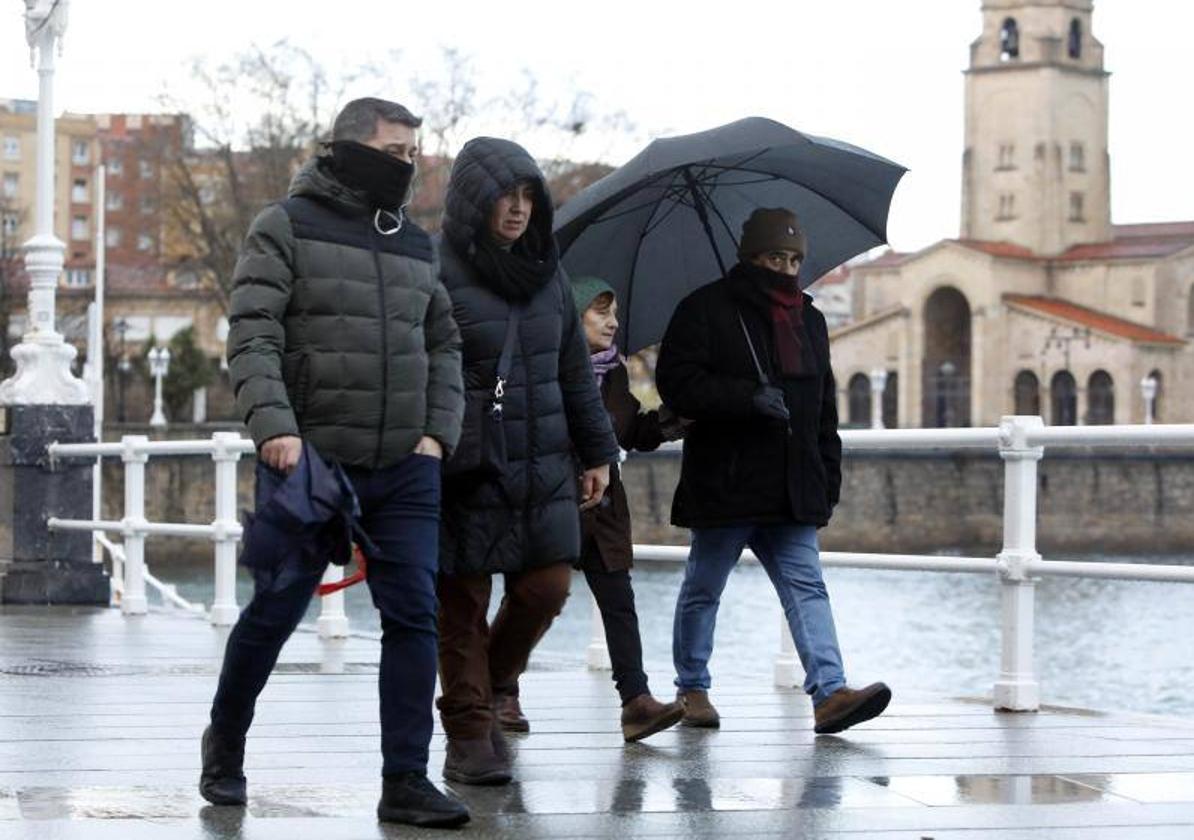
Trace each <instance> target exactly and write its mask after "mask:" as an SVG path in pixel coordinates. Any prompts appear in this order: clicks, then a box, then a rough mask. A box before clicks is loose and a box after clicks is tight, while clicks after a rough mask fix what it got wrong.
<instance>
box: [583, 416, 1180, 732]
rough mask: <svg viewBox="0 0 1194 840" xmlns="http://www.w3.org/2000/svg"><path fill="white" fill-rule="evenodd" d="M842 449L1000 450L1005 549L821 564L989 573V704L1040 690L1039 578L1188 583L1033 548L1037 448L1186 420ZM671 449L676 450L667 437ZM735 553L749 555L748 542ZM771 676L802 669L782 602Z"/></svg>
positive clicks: (1028, 701)
mask: <svg viewBox="0 0 1194 840" xmlns="http://www.w3.org/2000/svg"><path fill="white" fill-rule="evenodd" d="M841 437H842V446H843V449H844V450H845V451H846V452H847V453H849V452H864V451H874V450H884V449H902V450H909V449H911V450H948V451H957V450H965V449H986V450H993V449H994V450H998V452H999V455H1000V457H1001V458H1002V459H1003V462H1004V490H1003V549H1002V550H1001V551H1000V552H999V554H997V555H996V556H995V557H940V556H933V555H917V554H860V553H851V552H834V551H827V552H824V553H822V555H821V562H822V565H824V566H826V567H844V568H855V569H889V570H904V571H929V572H968V573H980V574H993V575H996V576H997V577H998V579H999V584H1000V595H1001V612H1002V620H1001V634H1002V649H1001V652H1000V672H999V676H998V678H997V680H996V682H995V686H994V704H995V707H996V708H999V709H1006V710H1011V711H1034V710H1036V709H1038V708H1039V707H1040V689H1039V685H1038V683H1037V678H1036V672H1035V667H1034V663H1033V636H1034V626H1033V621H1034V607H1035V602H1034V596H1035V589H1034V587H1035V584H1036V580H1037V578H1039V577H1043V576H1052V577H1088V578H1114V579H1119V580H1135V581H1164V582H1172V583H1194V567H1191V566H1178V565H1167V564H1150V563H1099V562H1082V561H1063V560H1045V559H1043V558H1042V557H1041V555H1040V554H1038V553H1037V550H1036V520H1037V462H1038V461H1040V459H1041V457H1042V456H1043V455H1044V451H1045V447H1046V446H1050V447H1063V446H1128V447H1131V446H1194V424H1181V425H1177V424H1174V425H1159V424H1152V425H1142V426H1045V425H1044V423H1043V422H1042V420H1041V418H1040V417H1022V416H1015V417H1004V418H1003V420H1002V422H1000V424H999V426H998V427H995V428H974V429H892V430H870V429H868V430H847V431H843V432H842V433H841ZM668 448H669V449H678V447H675V446H672V447H668ZM634 556H635V558H636V559H640V560H665V561H680V562H683V561H686V560H687V559H688V546H672V545H636V546H634ZM743 556H744V557H746V558H750V559H757V558H754V555H753V554H752V553H751V552H749V551H746V552H744V553H743ZM780 626H781V631H780V650H779V652H778V654H777V655H776V659H775V668H774V673H775V682H776V684H777V685H781V686H797V685H799V684H800V682H801V677H802V671H801V668H800V663H799V661H798V660H797V658H796V655H795V648H794V646H793V644H792V638H791V635H790V633H789V632H788V628H787V624H786V622H785V621H784V617H783V614H782V611H781V613H780ZM600 633H601V626H600V622H596V621H595V622H594V636H593V639H592V642H591V643H590V645H589V648H588V657H587V658H588V661H589V663H590V667H609V666H608V661H609V660H608V653H607V652H606V651H605V642H604V639H603V638H601V637H600Z"/></svg>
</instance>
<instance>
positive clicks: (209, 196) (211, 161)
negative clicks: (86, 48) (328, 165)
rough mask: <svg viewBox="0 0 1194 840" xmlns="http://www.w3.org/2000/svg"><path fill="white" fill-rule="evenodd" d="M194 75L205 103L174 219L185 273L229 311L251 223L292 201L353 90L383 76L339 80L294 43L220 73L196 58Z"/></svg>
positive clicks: (347, 75) (184, 161)
mask: <svg viewBox="0 0 1194 840" xmlns="http://www.w3.org/2000/svg"><path fill="white" fill-rule="evenodd" d="M192 70H193V75H194V78H195V79H196V80H197V82H198V83H199V84H200V86H201V90H202V101H201V102H200V103H198V106H197V107H192V109H191V113H192V120H193V127H194V132H195V138H194V144H193V146H192V147H191V148H189V149H187V150H186V152H185V153H184V154H183V155H181V156H180V157H179V158H178V159H177V160H175V161H173V165H172V166H171V167H170V169H171V171H170V192H171V195H170V197H169V199H168V200H167V202H166V211H167V214H168V222H169V223H170V224H171V225H172V227H173V229H174V230H175V231H176V233H177V236H178V238H179V240H180V243H181V248H180V251H181V253H180V255H179V256H180V257H181V260H180V262H181V263H182V267H183V268H184V269H189V270H191V271H193V272H195V273H196V274H198V275H199V276H200V277H201V278H202V279H203V280H205V281H206V282H207V283H208V284H209V285H210V288H211V289H212V291H213V292H214V293H215V294H216V296H217V298H218V299H219V301H220V302H221V304H222V305H223V306H224V308H225V311H227V308H228V303H229V294H230V292H231V281H232V271H233V268H234V267H235V265H236V258H237V253H238V252H239V250H240V246H241V242H242V240H243V238H244V235H245V232H246V231H247V230H248V228H249V224H250V222H251V221H252V220H253V217H254V216H255V215H256V214H257V213H258V212H259V211H260V210H261V209H262V208H263V207H264V206H265V205H266V204H268V203H269V202H270V201H276V200H277V199H278V197H279V196H284V195H285V194H286V191H287V188H288V186H289V184H290V179H291V177H292V176H293V174H294V172H295V170H296V168H297V167H298V165H299V164H300V163H301V162H302V161H303V160H304V159H305V158H307V157H309V156H310V155H311V154H313V153H314V152H315V151H316V150H317V149H318V147H319V144H320V143H321V142H323V141H325V140H326V139H328V135H329V134H330V129H331V124H332V121H333V120H334V119H335V115H336V111H337V110H338V108H339V107H340V105H341V104H342V100H343V97H344V93H345V91H346V89H347V88H348V87H349V86H350V85H352V84H354V83H355V82H356V81H358V80H359V79H360V78H361V77H363V76H367V75H375V74H376V72H377V71H376V69H375V68H374V67H372V66H370V65H361V66H359V67H354V68H349V69H347V70H345V71H340V72H336V73H334V74H333V73H330V72H329V71H328V70H327V68H325V67H324V66H323V65H322V64H321V63H320V62H319V61H318V60H317V59H316V58H315V57H314V56H313V55H312V54H311V53H310V52H308V51H307V50H305V49H303V48H301V47H296V46H294V45H292V44H290V43H288V42H286V41H279V42H277V43H275V44H273V45H271V46H269V47H259V46H254V47H252V48H250V49H249V50H248V51H246V52H244V53H242V54H240V55H238V56H236V57H235V58H234V59H233V60H231V61H228V62H225V63H221V64H218V65H216V66H214V67H213V66H210V65H209V64H208V63H207V62H206V61H205V60H203V59H196V60H195V61H194V62H193V65H192ZM170 104H171V106H172V107H176V108H178V109H179V110H182V108H181V107H180V106H181V104H182V103H176V102H171V103H170Z"/></svg>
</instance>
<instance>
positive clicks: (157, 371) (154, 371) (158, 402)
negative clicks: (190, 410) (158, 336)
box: [148, 347, 170, 426]
mask: <svg viewBox="0 0 1194 840" xmlns="http://www.w3.org/2000/svg"><path fill="white" fill-rule="evenodd" d="M148 358H149V373H150V375H152V376H153V416H152V417H150V418H149V425H151V426H165V425H166V415H165V413H164V412H163V411H162V378H163V377H165V375H166V374H167V373H169V372H170V351H169V350H167V349H166V348H165V347H154V348H153V349H152V350H150V351H149V354H148Z"/></svg>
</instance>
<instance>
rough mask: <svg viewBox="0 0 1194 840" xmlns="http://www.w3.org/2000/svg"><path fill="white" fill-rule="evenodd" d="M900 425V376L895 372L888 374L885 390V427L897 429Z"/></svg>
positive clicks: (891, 371) (890, 371)
mask: <svg viewBox="0 0 1194 840" xmlns="http://www.w3.org/2000/svg"><path fill="white" fill-rule="evenodd" d="M899 425H900V375H899V374H898V373H896V372H895V371H894V370H889V371H888V372H887V385H886V387H885V388H884V389H883V426H884V428H887V429H896V428H899Z"/></svg>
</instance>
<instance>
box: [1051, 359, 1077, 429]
mask: <svg viewBox="0 0 1194 840" xmlns="http://www.w3.org/2000/svg"><path fill="white" fill-rule="evenodd" d="M1049 396H1050V397H1051V400H1050V402H1051V406H1050V408H1051V409H1052V411H1051V417H1050V420H1051V421H1052V423H1053V425H1054V426H1075V425H1077V424H1078V383H1077V382H1075V381H1074V377H1073V374H1071V373H1070V372H1069V371H1068V370H1059V371H1058V372H1057V373H1055V374H1053V380H1052V381H1051V383H1050V385H1049Z"/></svg>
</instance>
